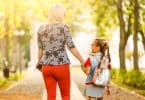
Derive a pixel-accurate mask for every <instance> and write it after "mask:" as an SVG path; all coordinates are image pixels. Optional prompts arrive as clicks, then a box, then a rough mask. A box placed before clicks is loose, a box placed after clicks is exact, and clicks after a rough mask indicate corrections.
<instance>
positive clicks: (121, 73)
mask: <svg viewBox="0 0 145 100" xmlns="http://www.w3.org/2000/svg"><path fill="white" fill-rule="evenodd" d="M111 74H112V79H113V80H115V81H117V82H119V83H122V84H126V85H128V86H131V87H134V88H137V89H141V90H144V89H145V77H144V76H145V73H143V72H139V71H134V70H130V71H125V70H117V69H112V71H111Z"/></svg>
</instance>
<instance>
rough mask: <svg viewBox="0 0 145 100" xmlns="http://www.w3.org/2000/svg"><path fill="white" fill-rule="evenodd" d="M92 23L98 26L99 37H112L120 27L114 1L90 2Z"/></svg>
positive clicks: (100, 0) (92, 0)
mask: <svg viewBox="0 0 145 100" xmlns="http://www.w3.org/2000/svg"><path fill="white" fill-rule="evenodd" d="M89 3H90V5H91V8H92V21H93V22H94V23H95V24H96V26H97V34H98V35H99V36H107V37H109V36H111V33H112V32H113V31H114V29H116V28H117V27H118V20H117V10H116V7H115V5H114V2H113V0H107V1H106V0H97V1H96V0H90V1H89Z"/></svg>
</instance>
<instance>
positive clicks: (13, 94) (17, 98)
mask: <svg viewBox="0 0 145 100" xmlns="http://www.w3.org/2000/svg"><path fill="white" fill-rule="evenodd" d="M71 75H72V80H73V81H72V83H71V100H85V99H84V97H83V95H82V94H83V92H84V88H85V85H84V83H85V79H86V76H85V75H84V74H83V73H82V72H81V71H80V68H71ZM46 97H47V96H46V91H45V88H44V83H43V80H42V76H41V73H40V72H38V71H28V72H27V74H26V77H25V78H24V79H23V80H21V81H18V82H17V83H16V84H14V85H12V86H10V87H9V88H8V89H7V90H5V91H0V100H46ZM57 100H61V96H60V93H59V91H57ZM104 100H145V98H144V97H142V96H140V95H137V94H136V93H134V92H130V91H127V90H125V89H122V88H120V87H117V86H115V85H114V84H112V85H111V95H110V96H109V97H108V96H105V97H104Z"/></svg>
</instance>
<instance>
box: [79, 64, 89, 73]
mask: <svg viewBox="0 0 145 100" xmlns="http://www.w3.org/2000/svg"><path fill="white" fill-rule="evenodd" d="M81 68H82V71H83V72H84V73H85V74H86V75H89V73H90V66H84V65H81Z"/></svg>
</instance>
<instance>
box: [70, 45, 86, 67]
mask: <svg viewBox="0 0 145 100" xmlns="http://www.w3.org/2000/svg"><path fill="white" fill-rule="evenodd" d="M70 51H71V53H72V54H73V55H74V56H75V57H76V58H77V59H78V60H79V61H80V63H81V64H82V65H84V59H83V58H82V56H81V55H80V53H79V51H78V50H77V48H71V49H70Z"/></svg>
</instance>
